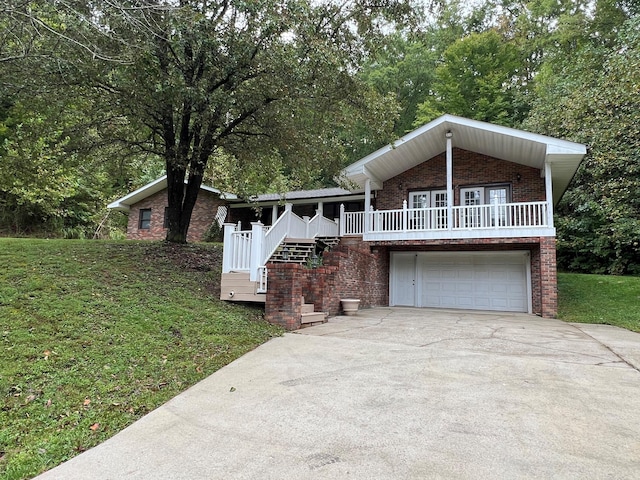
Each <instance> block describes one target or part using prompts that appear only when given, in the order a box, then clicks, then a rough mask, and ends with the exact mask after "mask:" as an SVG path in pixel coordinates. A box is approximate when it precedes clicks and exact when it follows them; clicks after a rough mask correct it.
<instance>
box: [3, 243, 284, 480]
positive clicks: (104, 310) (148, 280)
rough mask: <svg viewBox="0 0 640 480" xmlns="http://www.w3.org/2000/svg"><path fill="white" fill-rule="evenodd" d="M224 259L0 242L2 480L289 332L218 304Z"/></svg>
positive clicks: (66, 453) (52, 461)
mask: <svg viewBox="0 0 640 480" xmlns="http://www.w3.org/2000/svg"><path fill="white" fill-rule="evenodd" d="M221 251H222V248H221V246H220V245H204V244H200V245H194V246H180V247H176V246H171V245H167V244H164V243H151V242H124V243H123V242H119V243H114V242H99V241H93V242H91V241H76V240H25V239H21V240H12V239H0V394H1V395H2V401H3V408H2V409H0V425H2V428H1V429H0V452H2V455H0V477H2V478H3V479H7V480H10V479H26V478H32V477H33V476H35V475H37V474H39V473H41V472H42V471H44V470H47V469H50V468H52V467H54V466H56V465H57V464H59V463H61V462H63V461H65V460H67V459H69V458H71V457H73V456H74V455H77V454H78V453H81V452H83V451H84V450H87V449H89V448H91V447H93V446H95V445H97V444H98V443H100V442H103V441H104V440H106V439H107V438H109V437H111V436H112V435H114V434H116V433H117V432H118V431H120V430H121V429H123V428H124V427H126V426H127V425H130V424H131V423H133V422H134V421H135V420H137V419H139V418H140V417H142V416H143V415H145V414H146V413H148V412H150V411H151V410H153V409H154V408H156V407H158V406H160V405H161V404H163V403H164V402H166V401H167V400H169V399H170V398H172V397H174V396H175V395H176V394H178V393H179V392H181V391H183V390H185V389H187V388H188V387H189V386H191V385H193V384H195V383H196V382H198V381H200V380H202V379H203V378H205V377H206V376H208V375H210V374H211V373H213V372H214V371H216V370H218V369H219V368H221V367H222V366H224V365H226V364H228V363H229V362H231V361H233V360H234V359H236V358H238V357H239V356H241V355H243V354H244V353H246V352H247V351H249V350H252V349H253V348H255V347H256V346H257V345H259V344H261V343H263V342H264V341H266V340H268V339H269V338H271V337H273V336H277V335H279V334H280V330H279V329H278V328H276V327H274V326H272V325H269V324H267V323H266V322H264V321H263V320H262V310H261V309H256V308H250V307H246V306H240V305H232V304H228V303H225V302H221V301H220V300H219V284H218V282H219V272H220V261H221Z"/></svg>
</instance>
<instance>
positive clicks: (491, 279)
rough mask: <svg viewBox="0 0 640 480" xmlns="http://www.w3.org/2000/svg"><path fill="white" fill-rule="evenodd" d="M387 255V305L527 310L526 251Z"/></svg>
mask: <svg viewBox="0 0 640 480" xmlns="http://www.w3.org/2000/svg"><path fill="white" fill-rule="evenodd" d="M391 255H392V257H391V274H390V282H389V284H390V292H389V293H390V302H389V303H390V305H403V306H416V307H437V308H461V309H471V310H496V311H506V312H528V311H530V301H529V298H530V293H529V292H530V289H529V280H528V279H529V277H530V274H529V273H528V271H529V256H528V252H522V251H518V252H491V253H489V252H455V253H452V252H412V253H404V252H402V253H396V252H394V253H392V254H391Z"/></svg>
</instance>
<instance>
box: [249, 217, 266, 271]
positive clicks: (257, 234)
mask: <svg viewBox="0 0 640 480" xmlns="http://www.w3.org/2000/svg"><path fill="white" fill-rule="evenodd" d="M262 226H263V225H262V223H261V222H252V223H251V257H250V258H251V260H250V263H249V280H251V281H252V282H257V281H258V279H259V276H260V272H259V269H260V267H263V266H264V265H262V257H263V250H264V229H263V228H262Z"/></svg>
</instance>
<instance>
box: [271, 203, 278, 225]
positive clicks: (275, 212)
mask: <svg viewBox="0 0 640 480" xmlns="http://www.w3.org/2000/svg"><path fill="white" fill-rule="evenodd" d="M277 220H278V205H277V204H276V205H274V206H273V207H271V225H273V224H274V223H276V221H277Z"/></svg>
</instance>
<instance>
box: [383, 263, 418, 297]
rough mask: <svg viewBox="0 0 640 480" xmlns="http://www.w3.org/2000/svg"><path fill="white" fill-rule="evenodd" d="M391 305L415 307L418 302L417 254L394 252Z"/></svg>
mask: <svg viewBox="0 0 640 480" xmlns="http://www.w3.org/2000/svg"><path fill="white" fill-rule="evenodd" d="M390 280H391V281H390V289H391V291H390V292H389V293H390V295H389V297H390V298H389V305H391V306H395V305H398V306H403V307H413V306H414V305H415V303H416V254H415V253H392V254H391V278H390Z"/></svg>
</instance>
